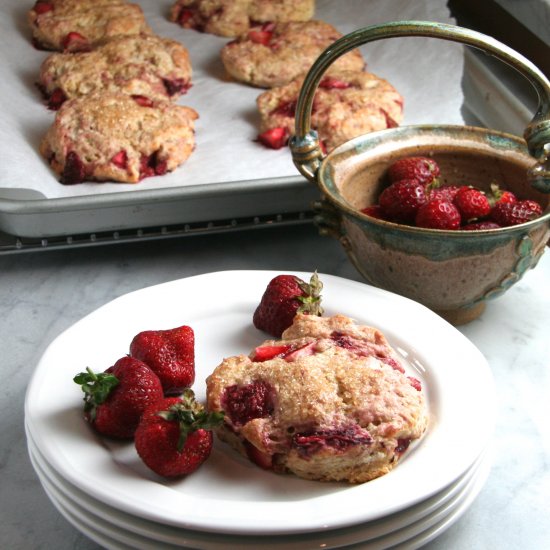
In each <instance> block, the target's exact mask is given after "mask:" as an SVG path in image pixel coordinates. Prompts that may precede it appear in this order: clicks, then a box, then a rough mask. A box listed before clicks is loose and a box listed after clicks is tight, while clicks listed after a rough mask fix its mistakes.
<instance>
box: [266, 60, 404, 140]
mask: <svg viewBox="0 0 550 550" xmlns="http://www.w3.org/2000/svg"><path fill="white" fill-rule="evenodd" d="M303 81H304V78H303V77H298V78H296V79H294V80H293V81H292V82H291V83H289V84H287V85H285V86H280V87H276V88H272V89H270V90H266V91H265V92H263V93H262V94H260V95H259V96H258V98H257V99H256V103H257V106H258V110H259V112H260V117H261V125H260V136H259V141H260V142H262V143H264V144H265V145H267V146H268V147H272V148H274V149H277V148H280V147H282V146H284V145H286V144H287V143H288V139H289V137H290V136H292V135H294V131H295V128H294V122H295V115H296V103H297V101H298V95H299V94H300V90H301V88H302V84H303ZM402 118H403V98H402V96H401V95H400V94H399V92H398V91H397V90H396V89H395V88H394V87H393V86H392V85H391V84H390V83H389V82H388V81H386V80H384V79H382V78H379V77H378V76H376V75H374V74H372V73H369V72H366V71H331V73H330V74H329V75H327V76H325V77H324V78H323V79H322V80H321V82H320V83H319V87H318V89H317V92H316V94H315V99H314V103H313V109H312V113H311V127H312V129H314V130H317V132H318V134H319V139H320V140H321V142H322V143H323V144H324V147H325V149H326V150H327V151H330V150H332V149H333V148H334V147H336V146H338V145H340V144H341V143H344V142H345V141H348V140H350V139H352V138H354V137H357V136H360V135H362V134H367V133H369V132H374V131H376V130H384V129H385V128H392V127H395V126H398V125H399V123H400V122H401V120H402Z"/></svg>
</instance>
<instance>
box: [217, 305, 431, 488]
mask: <svg viewBox="0 0 550 550" xmlns="http://www.w3.org/2000/svg"><path fill="white" fill-rule="evenodd" d="M280 345H290V346H291V349H292V350H294V351H292V352H291V353H290V354H287V355H285V356H281V357H275V358H272V359H268V360H266V361H255V360H254V358H255V357H256V355H255V353H257V352H252V353H251V355H250V356H246V355H240V356H235V357H229V358H226V359H224V360H223V362H222V363H221V364H220V365H219V366H218V367H217V368H216V369H215V370H214V372H213V373H212V374H211V375H210V376H209V377H208V378H207V404H208V408H209V409H210V410H214V411H220V410H225V412H226V415H225V423H224V425H223V426H222V428H220V429H219V431H218V435H219V437H220V438H221V439H222V440H224V441H226V442H227V443H229V444H230V445H232V446H233V447H234V448H236V449H237V450H238V451H239V452H241V453H242V454H244V455H245V456H248V457H249V458H251V459H252V460H253V461H254V462H256V463H257V464H259V465H261V466H263V467H264V468H267V469H269V468H271V469H273V470H274V471H275V472H280V473H282V472H286V473H289V472H290V473H294V474H295V475H297V476H299V477H302V478H305V479H313V480H321V481H348V482H350V483H362V482H365V481H369V480H371V479H374V478H376V477H379V476H381V475H384V474H385V473H387V472H389V471H390V470H391V469H392V468H393V467H394V466H395V465H396V464H397V462H398V460H399V459H400V458H401V456H402V455H403V453H404V451H405V449H406V448H407V447H408V445H409V443H410V442H411V441H413V440H415V439H418V438H420V437H421V436H422V434H423V433H424V431H425V429H426V426H427V422H428V413H427V407H426V403H425V397H424V394H423V391H422V390H421V388H420V385H419V382H418V381H417V380H414V379H412V378H410V377H408V376H407V375H406V374H405V373H404V372H402V367H400V365H398V364H395V363H394V361H395V360H396V359H397V358H398V356H397V354H396V353H395V351H393V350H392V349H391V347H390V346H389V345H388V343H387V341H386V339H385V337H384V335H383V334H382V333H381V332H380V331H378V330H376V329H373V328H371V327H361V326H358V325H356V324H355V323H354V322H353V321H352V320H351V319H349V318H347V317H345V316H342V315H338V316H334V317H331V318H324V317H316V316H307V315H300V314H298V315H297V317H296V319H295V322H294V324H293V326H292V327H291V328H289V329H288V330H287V331H286V332H285V333H284V334H283V339H282V340H281V341H273V340H268V341H266V342H264V344H262V346H280ZM260 347H261V346H260ZM295 350H299V351H295ZM258 384H259V385H261V387H263V388H264V390H265V392H266V393H265V395H266V396H267V397H266V398H264V401H263V402H262V403H263V404H264V406H258V402H256V403H255V404H254V406H253V407H252V408H253V409H254V410H261V412H259V413H257V414H256V415H254V414H253V415H252V417H245V418H244V420H242V419H240V418H239V417H238V416H237V415H236V414H235V413H234V411H235V410H241V409H242V401H239V402H238V403H239V404H238V405H237V408H236V409H235V408H234V406H233V404H232V402H231V401H230V400H231V399H233V397H229V396H235V395H239V397H240V398H241V399H242V398H243V396H247V397H246V399H247V400H248V401H246V400H245V401H244V403H245V405H244V406H245V408H246V403H251V402H252V401H251V398H250V394H249V393H246V391H248V390H247V388H252V387H255V386H257V385H258ZM245 390H246V391H245ZM242 391H244V393H242V394H239V392H242ZM233 392H236V393H233ZM256 399H257V400H259V401H261V399H259V398H258V397H256ZM266 402H267V403H268V405H269V406H265V403H266ZM239 407H241V408H239ZM254 407H255V408H254Z"/></svg>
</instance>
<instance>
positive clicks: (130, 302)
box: [25, 271, 495, 535]
mask: <svg viewBox="0 0 550 550" xmlns="http://www.w3.org/2000/svg"><path fill="white" fill-rule="evenodd" d="M277 274H278V272H272V271H226V272H217V273H211V274H206V275H200V276H196V277H190V278H187V279H182V280H178V281H173V282H170V283H165V284H162V285H158V286H153V287H149V288H145V289H143V290H139V291H136V292H133V293H131V294H127V295H125V296H122V297H120V298H118V299H116V300H114V301H112V302H110V303H108V304H106V305H105V306H103V307H101V308H99V309H98V310H96V311H95V312H93V313H92V314H90V315H88V316H87V317H85V318H83V319H82V320H81V321H79V322H77V323H76V324H74V325H73V326H72V327H71V328H69V329H68V330H66V331H65V332H64V333H63V334H61V335H60V336H59V337H58V338H57V339H56V340H55V341H54V342H53V343H52V344H51V345H50V346H49V347H48V349H47V350H46V352H45V353H44V355H43V357H42V358H41V360H40V362H39V364H38V366H37V368H36V370H35V373H34V375H33V377H32V380H31V382H30V384H29V388H28V391H27V396H26V403H25V418H26V423H27V427H28V429H29V431H30V432H31V434H32V436H33V438H34V441H35V444H36V446H37V448H39V449H40V452H41V453H42V454H43V455H44V457H45V459H46V460H47V462H48V463H49V464H51V465H52V466H53V467H54V468H55V470H56V471H58V472H60V473H61V475H62V476H63V477H64V478H66V479H67V480H68V481H69V482H70V483H72V484H74V485H75V486H77V487H79V488H80V489H81V490H83V491H84V492H87V493H89V494H90V495H91V496H92V497H93V498H95V499H97V500H100V501H102V502H105V503H106V504H109V505H110V506H113V507H114V508H118V509H120V510H123V511H125V512H127V513H129V514H132V515H136V516H140V517H143V518H148V519H151V520H153V521H158V522H161V523H167V524H171V525H176V526H180V527H183V528H188V529H194V530H204V531H210V532H224V533H235V534H254V533H255V534H262V535H266V534H283V533H287V534H288V533H304V532H311V531H316V530H327V529H335V528H341V527H345V526H349V525H354V524H358V523H364V522H367V521H373V520H376V519H379V518H382V517H384V516H386V515H389V514H392V513H395V512H397V511H399V510H403V509H405V508H407V507H410V506H412V505H414V504H415V503H418V502H420V501H421V500H424V499H426V498H428V497H430V496H431V495H433V494H435V493H436V492H438V491H440V490H441V489H443V488H444V487H446V486H447V485H449V484H450V483H452V482H453V481H455V480H456V479H457V478H458V477H459V476H460V475H462V474H463V473H464V472H465V471H466V470H467V469H468V468H469V467H470V466H471V465H472V463H473V462H474V460H475V459H476V458H477V457H478V456H479V455H480V453H481V451H482V450H483V449H484V448H485V447H486V445H487V443H488V441H489V439H490V438H491V435H492V431H493V426H494V414H495V393H494V384H493V379H492V375H491V371H490V369H489V366H488V365H487V362H486V360H485V359H484V357H483V355H482V354H481V353H480V352H479V350H478V349H477V348H476V347H475V346H474V345H473V344H472V343H471V342H470V341H469V340H468V339H467V338H465V337H464V336H463V335H462V334H461V333H460V332H459V331H457V330H456V329H455V328H454V327H452V326H451V325H449V324H448V323H447V322H445V321H444V320H442V319H441V318H440V317H438V316H437V315H435V314H434V313H432V312H431V311H430V310H428V309H427V308H425V307H423V306H421V305H419V304H417V303H416V302H413V301H411V300H408V299H405V298H402V297H400V296H397V295H395V294H391V293H388V292H386V291H383V290H379V289H376V288H373V287H370V286H368V285H365V284H363V283H358V282H354V281H349V280H346V279H342V278H338V277H334V276H330V275H325V274H321V275H320V277H321V279H322V280H323V282H324V285H325V286H324V291H323V301H324V307H325V314H326V315H332V314H335V313H343V314H346V315H349V316H350V317H353V318H355V319H356V320H357V321H358V322H360V323H362V324H371V325H373V326H376V327H378V328H379V329H381V330H382V331H383V332H384V333H385V334H386V336H387V337H388V339H389V341H390V343H391V344H392V345H393V346H394V347H395V348H396V349H397V350H398V352H399V353H401V354H402V355H403V357H404V359H405V360H406V362H407V364H408V366H409V367H410V368H411V369H412V370H414V371H415V373H414V374H415V376H417V377H418V378H420V379H421V380H422V382H423V385H424V388H425V389H426V391H427V394H428V399H429V407H430V414H431V421H430V426H429V429H428V431H427V433H426V435H425V436H424V438H423V439H422V441H421V442H420V443H419V444H418V445H416V446H415V447H414V448H412V449H410V450H409V452H408V453H407V455H406V456H405V457H404V460H403V461H402V462H401V463H400V464H399V466H398V467H397V468H395V469H394V470H393V471H392V472H391V473H389V474H387V475H386V476H383V477H381V478H378V479H376V480H374V481H371V482H369V483H366V484H362V485H357V486H349V485H345V484H338V483H318V482H311V481H306V480H300V479H297V478H295V477H292V476H280V475H275V474H273V473H270V472H266V471H263V470H261V469H259V468H257V467H255V466H254V465H252V464H251V463H248V462H247V461H245V460H243V459H241V457H239V456H237V455H236V454H235V453H234V452H233V451H232V450H231V449H229V448H228V447H226V446H225V445H223V444H221V443H218V442H216V445H215V447H214V450H213V452H212V455H211V457H210V458H209V460H208V461H207V462H206V463H205V464H204V465H203V466H202V467H201V469H200V470H198V471H197V472H196V473H194V474H193V475H191V476H189V477H187V478H185V479H181V480H178V481H166V480H163V479H160V478H159V477H157V476H155V475H154V474H153V473H151V472H150V471H149V470H147V468H146V467H145V466H144V465H143V464H142V463H141V461H140V460H139V458H138V456H137V454H136V453H135V450H134V448H133V445H132V444H131V443H130V444H122V443H112V442H106V441H105V440H103V439H101V438H99V437H97V436H96V435H95V434H94V433H93V431H92V430H91V429H90V428H89V427H88V426H87V425H86V423H85V422H84V421H83V419H82V410H81V407H82V401H81V397H82V394H81V392H80V390H79V388H78V387H77V386H76V385H75V384H74V383H73V381H72V378H73V376H74V375H75V374H76V373H77V372H80V371H83V370H85V368H86V367H87V366H89V367H91V368H92V369H94V370H96V371H102V370H104V369H105V368H107V367H109V366H110V365H112V364H113V363H114V362H115V361H116V360H117V359H118V358H120V357H122V356H124V355H125V354H126V353H127V352H128V346H129V343H130V341H131V339H132V337H133V336H134V335H135V334H136V333H138V332H140V331H142V330H147V329H163V328H172V327H175V326H178V325H182V324H187V325H190V326H192V327H193V329H194V331H195V335H196V365H197V368H196V371H197V376H196V382H195V385H194V390H195V392H196V394H197V396H198V398H199V399H204V397H205V385H204V380H205V378H206V376H207V375H208V374H210V372H211V371H212V370H213V369H214V368H215V367H216V366H217V365H218V364H219V362H220V361H221V359H222V358H223V357H227V356H229V355H234V354H237V353H243V352H244V353H248V352H249V351H250V350H251V349H252V348H253V347H255V346H256V345H257V344H258V343H259V342H261V341H262V340H263V339H264V338H265V334H263V333H261V332H260V331H258V330H256V329H255V328H254V327H253V325H252V322H251V321H252V314H253V311H254V309H255V307H256V305H257V303H258V301H259V299H260V297H261V295H262V294H263V291H264V290H265V287H266V286H267V283H268V282H269V280H271V279H272V278H273V277H274V276H275V275H277ZM296 274H297V275H298V276H300V277H302V278H305V279H307V278H309V276H310V274H309V273H296Z"/></svg>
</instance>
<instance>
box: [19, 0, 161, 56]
mask: <svg viewBox="0 0 550 550" xmlns="http://www.w3.org/2000/svg"><path fill="white" fill-rule="evenodd" d="M28 22H29V25H30V27H31V30H32V36H33V43H34V45H35V47H36V48H38V49H42V50H56V51H69V52H75V51H88V50H90V49H92V48H93V47H94V46H96V45H97V44H99V43H100V42H102V41H104V40H107V39H110V38H113V37H115V36H125V35H136V34H151V33H152V31H151V29H150V27H149V25H148V24H147V22H146V21H145V17H144V15H143V11H142V9H141V7H140V6H139V5H137V4H130V3H128V2H125V1H123V0H38V1H37V2H36V4H35V5H34V7H33V8H32V9H31V10H30V11H29V12H28Z"/></svg>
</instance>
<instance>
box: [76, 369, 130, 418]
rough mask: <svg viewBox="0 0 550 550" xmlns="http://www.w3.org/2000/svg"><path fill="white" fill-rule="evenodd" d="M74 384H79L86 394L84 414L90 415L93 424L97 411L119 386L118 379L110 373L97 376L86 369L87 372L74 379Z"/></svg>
mask: <svg viewBox="0 0 550 550" xmlns="http://www.w3.org/2000/svg"><path fill="white" fill-rule="evenodd" d="M73 382H75V383H76V384H78V385H79V386H80V388H81V389H82V391H83V392H84V398H83V399H84V412H86V413H88V414H89V415H90V420H91V421H92V422H93V420H94V419H95V415H96V409H97V407H98V406H99V405H101V404H102V403H105V401H106V400H107V398H108V397H109V395H110V394H111V392H112V390H113V388H115V387H116V386H118V384H119V380H118V378H117V377H116V376H115V375H114V374H111V373H109V372H101V373H99V374H96V373H95V372H93V371H92V369H90V367H86V372H81V373H79V374H77V375H76V376H75V377H74V378H73Z"/></svg>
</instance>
